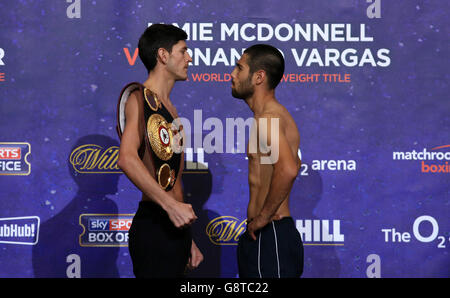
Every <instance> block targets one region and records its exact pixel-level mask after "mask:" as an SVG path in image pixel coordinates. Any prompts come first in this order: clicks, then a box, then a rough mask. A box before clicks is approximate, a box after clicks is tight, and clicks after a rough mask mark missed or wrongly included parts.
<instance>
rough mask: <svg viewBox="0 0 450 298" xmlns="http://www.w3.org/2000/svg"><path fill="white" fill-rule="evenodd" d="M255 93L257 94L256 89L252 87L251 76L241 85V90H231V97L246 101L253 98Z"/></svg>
mask: <svg viewBox="0 0 450 298" xmlns="http://www.w3.org/2000/svg"><path fill="white" fill-rule="evenodd" d="M253 92H255V88H254V87H253V86H252V77H251V76H250V75H249V76H248V78H247V79H246V80H245V81H243V82H242V83H241V84H240V88H239V90H237V88H231V95H233V97H235V98H240V99H244V100H245V99H247V98H249V97H250V96H252V95H253Z"/></svg>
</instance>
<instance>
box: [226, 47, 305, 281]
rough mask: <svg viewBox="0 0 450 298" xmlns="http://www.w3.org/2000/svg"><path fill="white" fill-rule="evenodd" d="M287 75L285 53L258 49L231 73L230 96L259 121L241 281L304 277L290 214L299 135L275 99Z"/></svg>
mask: <svg viewBox="0 0 450 298" xmlns="http://www.w3.org/2000/svg"><path fill="white" fill-rule="evenodd" d="M283 72H284V59H283V56H282V55H281V53H280V52H279V51H278V50H277V49H276V48H274V47H272V46H269V45H262V44H259V45H254V46H251V47H249V48H248V49H246V50H245V51H244V54H243V55H242V57H241V58H240V59H239V61H238V62H237V63H236V67H235V68H234V70H233V72H232V73H231V78H232V86H231V88H232V95H233V96H234V97H236V98H240V99H243V100H245V102H246V103H247V105H248V106H249V107H250V109H251V110H252V112H253V114H254V119H255V122H254V126H253V127H252V133H251V136H250V141H249V144H248V147H247V156H248V182H249V188H250V200H249V204H248V208H247V230H246V232H245V233H244V234H243V235H242V236H241V237H240V239H239V244H238V251H237V254H238V267H239V276H240V277H242V278H270V277H300V276H301V274H302V272H303V244H302V240H301V237H300V234H299V232H298V231H297V229H296V227H295V223H294V220H293V219H292V217H290V211H289V194H290V191H291V188H292V185H293V183H294V181H295V178H296V177H297V174H298V171H299V169H300V163H301V161H300V159H299V158H298V155H297V152H298V148H299V144H300V136H299V132H298V129H297V126H296V124H295V121H294V119H292V116H291V115H290V114H289V112H288V111H287V110H286V108H285V107H283V106H282V105H281V104H280V103H279V102H278V100H277V99H276V98H275V87H276V86H277V85H278V83H279V82H280V80H281V78H282V76H283ZM256 136H257V137H256Z"/></svg>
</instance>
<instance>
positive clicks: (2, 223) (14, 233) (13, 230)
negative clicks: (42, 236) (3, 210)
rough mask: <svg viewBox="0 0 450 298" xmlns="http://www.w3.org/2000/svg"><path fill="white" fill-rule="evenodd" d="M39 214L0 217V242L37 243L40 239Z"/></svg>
mask: <svg viewBox="0 0 450 298" xmlns="http://www.w3.org/2000/svg"><path fill="white" fill-rule="evenodd" d="M39 224H40V219H39V217H38V216H22V217H6V218H0V243H7V244H22V245H35V244H37V243H38V241H39Z"/></svg>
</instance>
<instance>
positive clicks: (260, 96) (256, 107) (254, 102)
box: [245, 90, 276, 115]
mask: <svg viewBox="0 0 450 298" xmlns="http://www.w3.org/2000/svg"><path fill="white" fill-rule="evenodd" d="M273 100H276V99H275V91H274V90H270V91H267V90H255V92H254V93H253V95H252V96H251V97H249V98H247V99H245V102H246V103H247V105H248V106H249V107H250V110H252V112H253V114H254V115H260V114H262V113H263V112H264V110H265V105H266V103H267V102H269V101H273Z"/></svg>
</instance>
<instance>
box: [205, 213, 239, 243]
mask: <svg viewBox="0 0 450 298" xmlns="http://www.w3.org/2000/svg"><path fill="white" fill-rule="evenodd" d="M246 228H247V219H244V220H243V221H239V220H238V219H237V218H236V217H233V216H220V217H216V218H214V219H213V220H211V221H210V222H209V224H208V225H207V226H206V235H208V237H209V240H210V241H211V242H212V243H213V244H216V245H237V244H238V241H239V237H240V236H241V235H242V234H243V233H244V232H245V229H246Z"/></svg>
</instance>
